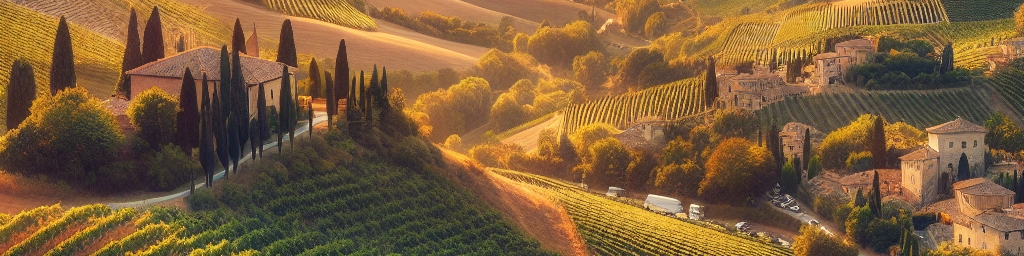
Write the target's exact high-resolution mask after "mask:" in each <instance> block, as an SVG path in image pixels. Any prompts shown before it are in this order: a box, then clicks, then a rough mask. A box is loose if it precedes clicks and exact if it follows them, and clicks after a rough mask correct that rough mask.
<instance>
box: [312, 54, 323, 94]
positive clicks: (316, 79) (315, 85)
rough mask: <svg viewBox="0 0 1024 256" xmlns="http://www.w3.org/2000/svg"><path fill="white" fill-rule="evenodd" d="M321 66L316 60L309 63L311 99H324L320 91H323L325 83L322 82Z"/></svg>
mask: <svg viewBox="0 0 1024 256" xmlns="http://www.w3.org/2000/svg"><path fill="white" fill-rule="evenodd" d="M321 75H323V74H320V65H318V64H317V63H316V58H313V60H311V61H309V97H310V98H323V97H321V96H322V95H320V90H321V89H323V84H324V83H323V81H321V80H320V78H321Z"/></svg>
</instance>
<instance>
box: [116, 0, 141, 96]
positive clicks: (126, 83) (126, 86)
mask: <svg viewBox="0 0 1024 256" xmlns="http://www.w3.org/2000/svg"><path fill="white" fill-rule="evenodd" d="M141 47H142V45H141V42H139V18H138V15H136V14H135V8H132V12H131V15H130V16H129V17H128V38H127V39H126V40H125V42H124V56H123V57H122V58H121V73H120V76H121V78H120V79H119V80H118V81H117V87H116V88H115V89H114V95H118V96H122V97H124V98H125V99H129V100H131V96H132V82H131V78H130V77H128V75H125V72H128V70H132V69H135V68H137V67H139V66H142V64H144V63H143V62H142V50H141Z"/></svg>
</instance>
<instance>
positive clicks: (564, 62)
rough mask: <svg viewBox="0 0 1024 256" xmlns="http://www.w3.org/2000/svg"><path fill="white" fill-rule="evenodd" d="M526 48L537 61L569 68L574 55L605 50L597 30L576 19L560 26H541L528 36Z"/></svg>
mask: <svg viewBox="0 0 1024 256" xmlns="http://www.w3.org/2000/svg"><path fill="white" fill-rule="evenodd" d="M527 48H528V50H527V52H529V53H530V55H533V56H534V57H535V58H537V61H538V62H540V63H543V64H547V65H550V66H553V67H561V68H571V67H572V63H573V60H574V59H575V58H576V56H580V55H586V54H587V53H589V52H591V51H596V52H600V53H604V52H606V49H605V47H604V44H603V43H601V40H600V39H598V37H597V31H595V30H594V28H593V27H592V26H591V25H590V23H587V22H586V21H576V22H573V23H570V24H567V25H565V27H562V28H553V27H544V28H541V29H539V30H537V32H536V33H534V34H533V36H532V37H530V42H529V46H528V47H527Z"/></svg>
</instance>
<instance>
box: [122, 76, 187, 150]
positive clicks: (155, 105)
mask: <svg viewBox="0 0 1024 256" xmlns="http://www.w3.org/2000/svg"><path fill="white" fill-rule="evenodd" d="M125 113H126V114H127V115H128V118H129V119H130V120H131V122H132V126H134V127H135V129H136V130H137V131H138V136H139V137H141V138H142V139H144V140H146V142H148V143H149V146H150V147H152V148H153V150H159V149H160V148H161V147H163V146H164V145H166V144H167V143H170V142H172V141H173V139H174V134H175V126H176V123H175V120H176V119H175V118H176V117H177V113H178V100H177V99H175V98H174V96H171V95H170V94H167V93H166V92H164V91H163V90H161V89H160V88H159V87H153V88H151V89H149V90H146V91H144V92H142V93H140V94H139V95H138V96H135V99H133V100H132V102H131V104H129V105H128V109H127V110H126V112H125Z"/></svg>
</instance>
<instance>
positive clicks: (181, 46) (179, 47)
mask: <svg viewBox="0 0 1024 256" xmlns="http://www.w3.org/2000/svg"><path fill="white" fill-rule="evenodd" d="M175 50H178V52H179V53H180V52H184V51H185V35H180V36H178V45H177V46H176V47H175Z"/></svg>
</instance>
